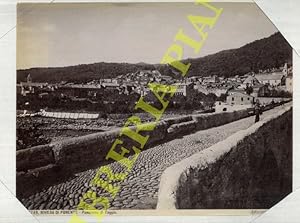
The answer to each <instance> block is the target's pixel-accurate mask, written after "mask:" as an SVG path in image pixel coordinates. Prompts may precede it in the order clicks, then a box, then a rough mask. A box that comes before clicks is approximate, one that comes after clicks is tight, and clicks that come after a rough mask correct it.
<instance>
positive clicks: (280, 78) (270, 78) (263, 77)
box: [255, 72, 285, 87]
mask: <svg viewBox="0 0 300 223" xmlns="http://www.w3.org/2000/svg"><path fill="white" fill-rule="evenodd" d="M284 77H285V76H284V73H282V72H276V73H269V74H257V75H255V78H256V79H257V80H258V81H259V83H261V84H268V85H270V86H274V87H275V86H280V85H283V82H284Z"/></svg>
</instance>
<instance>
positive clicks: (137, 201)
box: [22, 106, 282, 210]
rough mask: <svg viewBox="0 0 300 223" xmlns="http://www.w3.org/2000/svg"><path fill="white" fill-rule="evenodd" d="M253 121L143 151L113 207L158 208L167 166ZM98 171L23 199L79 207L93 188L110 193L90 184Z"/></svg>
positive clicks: (38, 205)
mask: <svg viewBox="0 0 300 223" xmlns="http://www.w3.org/2000/svg"><path fill="white" fill-rule="evenodd" d="M279 109H282V107H281V106H279V107H277V108H274V109H272V110H270V111H266V112H264V113H263V115H262V116H261V118H262V119H263V118H264V117H266V116H268V115H270V114H272V113H274V112H275V111H276V110H279ZM253 123H254V117H253V116H252V117H248V118H245V119H242V120H238V121H235V122H232V123H229V124H226V125H223V126H219V127H215V128H211V129H207V130H203V131H198V132H196V133H193V134H190V135H186V136H184V137H182V138H179V139H175V140H172V141H170V142H167V143H164V144H162V145H158V146H155V147H153V148H150V149H148V150H145V151H142V152H141V153H140V156H139V158H138V159H137V161H136V163H135V166H134V167H133V169H132V171H131V172H130V173H129V175H128V176H127V178H126V180H125V181H123V182H122V183H121V184H120V191H119V193H118V195H117V196H116V197H115V199H114V200H111V203H110V204H111V208H110V209H155V207H156V203H157V196H158V187H159V182H160V176H161V174H162V172H163V171H164V170H165V169H166V168H167V167H169V166H170V165H172V164H174V163H176V162H179V161H180V160H182V159H184V158H186V157H189V156H191V155H193V154H194V153H196V152H199V151H201V150H203V149H206V148H208V147H210V146H212V145H213V144H215V143H217V142H219V141H222V140H224V139H226V138H227V137H229V136H230V135H232V134H234V133H236V132H238V131H240V130H243V129H246V128H248V127H250V126H251V125H252V124H253ZM109 165H110V166H111V168H112V169H113V170H115V171H122V169H121V167H120V165H119V164H118V163H111V164H109ZM96 171H97V170H96V169H93V170H88V171H85V172H81V173H78V174H76V177H74V178H73V179H70V180H68V181H67V182H64V183H61V184H58V185H55V186H51V187H49V188H47V189H45V190H43V191H42V192H40V193H37V194H35V195H32V196H30V197H29V198H26V199H22V203H23V204H24V205H25V207H27V208H28V209H30V210H37V209H76V207H77V205H78V203H79V201H80V198H81V197H82V195H83V194H84V193H85V192H86V191H87V190H89V189H92V190H94V191H96V192H97V194H98V195H104V196H106V197H109V194H108V193H105V192H104V191H103V190H101V189H99V188H95V187H91V186H90V185H89V182H90V180H91V179H92V178H93V177H94V176H95V173H96Z"/></svg>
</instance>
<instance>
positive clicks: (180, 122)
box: [17, 110, 251, 197]
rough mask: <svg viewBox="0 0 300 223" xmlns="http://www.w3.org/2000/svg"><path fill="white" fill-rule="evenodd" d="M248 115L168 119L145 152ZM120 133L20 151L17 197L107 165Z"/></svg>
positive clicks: (219, 114)
mask: <svg viewBox="0 0 300 223" xmlns="http://www.w3.org/2000/svg"><path fill="white" fill-rule="evenodd" d="M249 115H251V112H250V110H241V111H235V112H224V113H217V114H216V113H212V114H199V115H187V116H181V117H177V118H169V119H165V120H162V121H160V122H159V123H157V125H156V128H155V129H154V131H152V132H150V137H149V140H148V142H147V144H146V147H145V148H144V149H147V148H150V147H151V146H154V145H157V144H160V143H163V142H166V141H170V140H172V139H175V138H177V137H181V136H183V135H186V134H190V133H192V132H195V131H198V130H203V129H207V128H211V127H215V126H219V125H223V124H225V123H229V122H232V121H235V120H238V119H241V118H245V117H247V116H249ZM146 125H147V124H146ZM119 132H120V129H116V130H113V131H107V132H100V133H94V134H90V135H86V136H81V137H77V138H72V139H67V140H63V141H60V142H56V143H52V144H49V145H43V146H36V147H32V148H28V149H25V150H19V151H17V195H18V196H19V197H23V196H28V195H30V194H32V193H34V192H36V191H39V190H41V189H42V188H44V187H47V186H50V185H53V184H55V183H58V182H61V181H63V180H65V179H67V178H70V177H72V176H73V175H74V174H75V173H77V172H80V171H84V170H88V169H92V168H96V167H99V166H101V165H105V164H107V163H108V162H109V161H107V160H105V157H106V155H107V153H108V151H109V149H110V148H111V146H112V144H113V142H114V140H115V139H116V138H118V135H119ZM145 134H147V133H146V132H145ZM148 134H149V133H148ZM124 137H125V136H124ZM124 137H123V138H122V140H123V141H124V144H125V145H126V144H131V146H132V140H130V139H129V138H124ZM136 146H138V144H137V145H136ZM128 148H130V147H128Z"/></svg>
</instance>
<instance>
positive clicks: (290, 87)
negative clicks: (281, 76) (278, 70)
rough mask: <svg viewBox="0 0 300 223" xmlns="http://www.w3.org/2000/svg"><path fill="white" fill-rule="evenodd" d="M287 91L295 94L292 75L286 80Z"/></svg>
mask: <svg viewBox="0 0 300 223" xmlns="http://www.w3.org/2000/svg"><path fill="white" fill-rule="evenodd" d="M285 87H286V90H287V91H288V92H290V93H293V75H292V74H291V73H290V74H288V75H287V77H286V79H285Z"/></svg>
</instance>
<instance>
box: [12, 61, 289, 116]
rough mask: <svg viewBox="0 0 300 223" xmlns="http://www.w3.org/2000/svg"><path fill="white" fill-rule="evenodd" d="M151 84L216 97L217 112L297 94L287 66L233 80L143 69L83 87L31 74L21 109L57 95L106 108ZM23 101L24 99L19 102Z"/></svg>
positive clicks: (21, 89) (22, 86)
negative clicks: (181, 77)
mask: <svg viewBox="0 0 300 223" xmlns="http://www.w3.org/2000/svg"><path fill="white" fill-rule="evenodd" d="M149 82H159V83H162V84H173V85H177V86H178V90H177V92H176V94H175V97H178V96H179V97H186V98H188V97H189V96H190V94H192V92H195V91H196V92H199V93H202V94H205V95H208V94H214V95H215V96H216V101H215V104H214V107H215V111H216V112H221V111H232V110H239V109H243V108H244V107H251V106H252V105H253V103H254V101H255V100H256V99H260V100H261V103H263V104H264V103H270V101H274V100H276V98H286V97H291V95H292V91H293V85H292V82H293V73H292V67H288V65H287V64H284V65H283V66H282V67H280V68H277V69H276V68H273V69H268V70H260V71H259V72H258V73H253V72H252V73H247V74H243V75H236V76H234V77H229V78H226V77H218V76H216V75H213V76H206V77H201V76H193V77H188V78H186V79H184V80H183V81H182V80H177V79H174V78H172V77H171V76H166V75H162V74H161V73H160V72H159V71H158V70H141V71H137V72H135V73H128V74H124V75H120V76H118V77H116V78H109V79H100V80H93V81H90V82H87V83H82V84H77V83H70V82H64V81H62V82H60V83H55V84H52V83H51V84H50V83H38V82H35V81H34V80H33V79H32V77H31V75H30V74H28V76H27V80H26V82H20V83H18V84H17V95H18V107H19V108H18V109H25V108H26V105H28V103H30V102H27V101H30V100H29V99H30V98H31V99H32V98H37V99H42V100H43V101H47V99H49V97H53V96H55V97H56V98H62V99H64V98H68V99H71V101H79V102H80V101H89V102H90V103H93V102H95V101H99V100H100V101H101V103H102V104H103V105H105V104H109V103H112V102H111V98H110V96H111V95H117V97H119V96H120V97H121V96H126V95H127V96H128V95H131V94H136V95H139V96H145V95H147V94H148V93H149V88H148V87H147V84H148V83H149ZM118 95H119V96H118ZM19 98H22V99H23V100H21V101H19ZM266 98H267V99H266ZM26 103H27V104H26Z"/></svg>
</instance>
